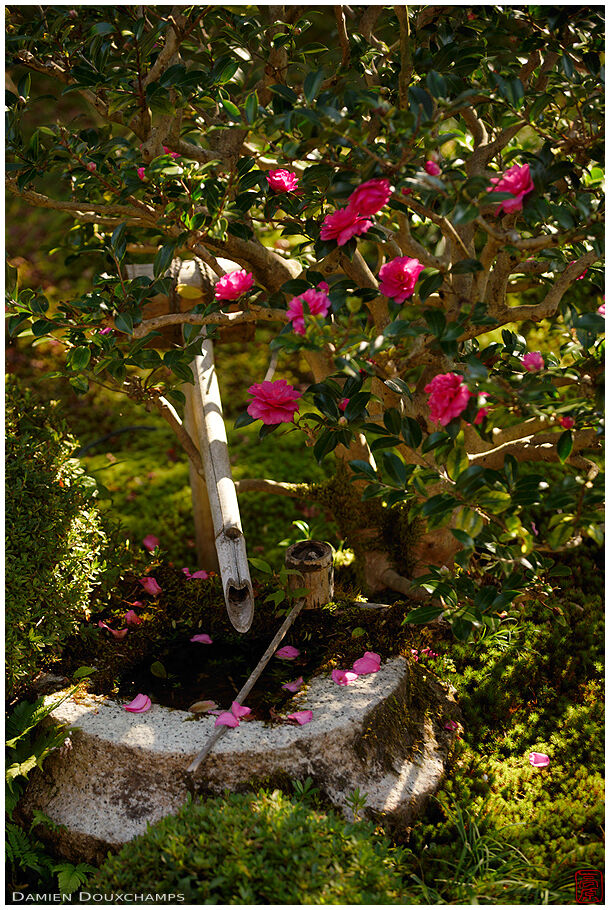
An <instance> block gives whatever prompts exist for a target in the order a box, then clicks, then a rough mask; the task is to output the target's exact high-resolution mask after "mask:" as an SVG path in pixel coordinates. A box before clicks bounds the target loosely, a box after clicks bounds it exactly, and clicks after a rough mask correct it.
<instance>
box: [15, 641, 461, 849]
mask: <svg viewBox="0 0 610 910" xmlns="http://www.w3.org/2000/svg"><path fill="white" fill-rule="evenodd" d="M64 694H65V693H64ZM61 695H62V693H56V694H55V695H53V696H49V699H51V700H58V699H59V698H60V697H61ZM293 704H294V707H292V706H291V708H290V709H289V711H288V712H287V713H291V712H292V711H295V710H307V709H310V710H311V711H312V712H313V720H312V721H311V722H310V723H308V724H305V725H304V726H292V725H288V724H271V723H266V722H263V721H257V720H254V721H249V722H244V721H243V720H242V722H241V723H240V725H239V727H237V728H235V729H230V730H228V732H227V733H226V734H225V735H224V736H223V737H222V738H221V739H220V741H219V742H218V743H217V744H216V745H215V746H214V748H213V750H212V752H211V753H210V754H209V755H208V756H207V758H206V759H205V760H204V762H203V764H202V765H201V766H200V768H199V769H198V771H197V772H196V773H195V775H194V776H192V777H190V776H189V775H187V774H186V773H185V769H186V767H187V766H188V765H189V764H190V762H191V761H192V760H193V759H194V758H195V756H196V755H197V754H198V752H199V751H200V750H201V749H202V748H203V746H204V745H205V743H206V741H207V739H208V737H209V736H210V735H211V734H212V732H213V731H214V722H215V717H214V716H204V717H201V716H199V717H197V718H196V719H194V715H193V714H191V713H189V712H187V711H180V710H172V709H170V708H166V707H163V706H161V705H153V706H152V708H151V710H150V711H148V712H146V713H145V714H130V713H128V712H127V711H125V710H124V708H123V707H122V705H121V704H119V703H117V702H113V701H112V700H111V699H109V698H104V697H100V696H78V695H77V696H75V697H69V698H68V699H66V700H65V701H63V702H62V703H61V704H60V705H58V707H57V708H56V709H55V710H54V711H53V713H52V715H51V720H52V722H56V723H62V724H69V725H70V727H71V728H73V729H72V732H71V733H70V741H71V745H70V746H69V747H68V748H66V747H65V746H64V747H63V748H62V749H61V750H58V751H57V752H56V753H54V754H53V755H51V756H49V758H48V759H47V761H46V762H45V765H44V770H43V771H42V772H39V771H37V772H35V774H33V775H32V779H31V784H30V786H29V787H28V790H27V791H26V794H25V796H24V799H23V801H22V804H21V807H20V811H21V813H22V815H23V816H24V818H26V819H27V818H29V817H31V815H32V812H33V811H34V809H40V810H42V811H44V812H45V813H46V814H47V815H48V816H49V817H50V818H51V819H52V820H53V821H54V822H55V823H57V824H62V825H65V828H64V829H62V830H60V831H59V832H57V831H56V832H54V833H53V836H52V840H53V843H54V845H55V846H56V848H57V849H58V850H59V852H61V853H62V854H63V855H65V856H68V857H69V858H70V859H72V860H76V859H78V860H86V861H89V862H99V861H100V860H101V859H102V858H103V857H104V856H105V855H106V853H107V851H108V850H109V849H110V850H117V849H119V848H120V847H121V846H122V845H123V844H124V843H125V842H127V841H129V840H131V839H132V838H134V837H136V836H137V835H138V834H143V833H144V832H145V831H146V827H147V824H148V823H154V822H155V821H158V820H159V819H160V818H162V817H164V816H166V815H169V814H172V813H175V812H177V811H178V809H179V808H180V807H181V806H182V805H183V804H184V803H185V802H186V800H187V799H188V796H189V792H197V791H198V790H201V791H202V792H205V793H221V792H222V791H223V790H224V789H225V788H228V789H230V790H239V789H246V788H247V787H248V786H252V784H253V783H254V784H256V782H261V783H265V784H268V785H272V784H273V783H274V778H275V780H284V781H286V780H287V779H288V780H304V779H305V778H306V777H311V778H312V779H313V781H314V782H315V784H316V786H318V787H319V788H320V790H321V791H322V792H323V793H324V794H325V795H326V797H327V798H328V799H329V800H330V801H331V802H332V803H333V805H335V806H336V807H337V808H338V809H340V810H341V811H344V812H345V813H346V814H347V815H348V816H349V815H350V814H351V813H350V811H349V810H348V809H347V803H346V798H348V797H349V796H350V794H352V793H353V791H354V790H355V788H358V789H359V791H360V793H361V794H366V809H365V813H366V814H367V815H369V816H370V817H373V818H375V817H377V818H378V817H379V816H385V817H388V818H389V819H391V820H393V821H395V822H397V823H399V824H401V825H410V824H412V822H413V820H414V819H415V817H416V816H417V814H418V812H420V811H421V810H422V808H423V806H424V805H425V803H426V801H427V799H428V798H429V797H430V795H431V794H433V793H434V792H435V791H436V790H437V788H438V786H439V784H440V782H441V779H442V776H443V769H444V763H445V760H446V758H447V755H448V752H449V749H450V747H451V743H452V741H453V738H454V736H455V734H454V733H451V732H448V731H447V730H446V729H445V726H444V725H445V723H446V722H447V720H449V719H452V718H453V719H455V718H456V717H457V706H456V704H455V702H454V701H453V698H452V696H451V695H450V694H448V693H447V692H446V691H445V690H444V689H443V688H442V686H440V685H439V683H438V682H437V681H436V680H435V679H433V677H432V676H431V674H430V673H426V671H425V670H423V669H422V668H420V667H419V666H418V665H415V664H413V662H412V661H407V660H405V659H404V658H402V657H397V658H393V659H391V660H388V661H386V662H385V663H382V665H381V668H380V670H379V672H378V673H373V674H369V675H366V676H361V677H359V678H358V679H357V680H355V681H354V682H352V683H350V685H349V686H339V685H337V684H336V683H335V682H333V681H332V680H331V678H330V677H329V676H318V677H316V678H314V679H313V680H312V681H311V683H310V684H309V685H308V686H307V689H306V690H305V691H304V692H303V693H301V694H299V695H298V696H297V697H296V698H295V701H294V703H293Z"/></svg>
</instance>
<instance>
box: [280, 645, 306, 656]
mask: <svg viewBox="0 0 610 910" xmlns="http://www.w3.org/2000/svg"><path fill="white" fill-rule="evenodd" d="M300 653H301V652H300V651H299V649H298V648H293V647H292V645H284V647H283V648H280V649H279V651H276V652H275V656H276V657H279V659H280V660H294V659H295V657H298V656H299V654H300Z"/></svg>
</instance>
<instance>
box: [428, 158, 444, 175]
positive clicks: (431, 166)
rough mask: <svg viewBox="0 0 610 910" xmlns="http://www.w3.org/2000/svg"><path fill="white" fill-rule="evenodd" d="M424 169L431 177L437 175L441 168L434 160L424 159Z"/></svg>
mask: <svg viewBox="0 0 610 910" xmlns="http://www.w3.org/2000/svg"><path fill="white" fill-rule="evenodd" d="M424 170H425V172H426V174H430V176H431V177H438V175H439V174H440V173H441V169H440V167H439V166H438V164H437V163H436V161H426V163H425V164H424Z"/></svg>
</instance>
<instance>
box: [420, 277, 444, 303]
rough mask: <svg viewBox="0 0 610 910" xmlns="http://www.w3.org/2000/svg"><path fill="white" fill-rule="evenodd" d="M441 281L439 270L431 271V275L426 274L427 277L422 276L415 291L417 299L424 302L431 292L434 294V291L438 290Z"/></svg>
mask: <svg viewBox="0 0 610 910" xmlns="http://www.w3.org/2000/svg"><path fill="white" fill-rule="evenodd" d="M442 283H443V276H442V274H441V273H440V272H433V273H432V274H431V275H428V277H427V278H424V280H423V281H422V283H421V284H420V286H419V288H418V289H417V293H418V294H419V299H420V300H421V302H422V303H424V302H425V301H426V300H427V299H428V297H430V295H431V294H434V292H435V291H438V289H439V288H440V286H441V285H442Z"/></svg>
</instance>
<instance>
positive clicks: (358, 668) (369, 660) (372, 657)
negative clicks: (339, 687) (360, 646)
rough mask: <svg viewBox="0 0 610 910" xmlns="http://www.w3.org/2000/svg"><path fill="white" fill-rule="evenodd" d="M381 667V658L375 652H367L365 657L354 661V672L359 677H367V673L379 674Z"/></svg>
mask: <svg viewBox="0 0 610 910" xmlns="http://www.w3.org/2000/svg"><path fill="white" fill-rule="evenodd" d="M380 666H381V657H380V656H379V654H375V652H374V651H365V652H364V657H359V658H358V660H355V661H354V665H353V671H354V673H357V674H358V676H365V675H366V674H367V673H377V672H379V667H380Z"/></svg>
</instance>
